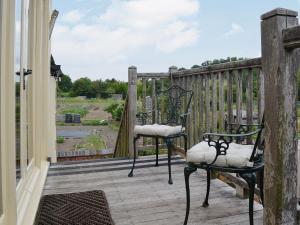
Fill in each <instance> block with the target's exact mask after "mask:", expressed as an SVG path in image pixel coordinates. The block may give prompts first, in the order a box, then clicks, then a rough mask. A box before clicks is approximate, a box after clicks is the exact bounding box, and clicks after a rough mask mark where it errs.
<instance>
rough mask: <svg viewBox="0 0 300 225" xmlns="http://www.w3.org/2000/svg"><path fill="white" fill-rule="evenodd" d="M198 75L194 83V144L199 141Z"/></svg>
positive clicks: (194, 78) (194, 77) (195, 76)
mask: <svg viewBox="0 0 300 225" xmlns="http://www.w3.org/2000/svg"><path fill="white" fill-rule="evenodd" d="M197 79H198V76H197V75H194V76H193V84H194V96H193V100H194V109H193V110H194V142H193V144H196V143H198V142H199V100H198V97H199V94H198V91H199V85H198V84H199V83H198V82H197Z"/></svg>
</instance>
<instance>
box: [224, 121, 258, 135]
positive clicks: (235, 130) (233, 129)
mask: <svg viewBox="0 0 300 225" xmlns="http://www.w3.org/2000/svg"><path fill="white" fill-rule="evenodd" d="M260 127H261V124H238V123H227V124H226V130H228V131H229V132H230V133H232V134H242V133H247V132H249V131H250V130H252V129H253V128H260Z"/></svg>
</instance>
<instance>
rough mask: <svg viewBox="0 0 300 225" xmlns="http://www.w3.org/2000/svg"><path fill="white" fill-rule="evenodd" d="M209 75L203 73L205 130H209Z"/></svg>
mask: <svg viewBox="0 0 300 225" xmlns="http://www.w3.org/2000/svg"><path fill="white" fill-rule="evenodd" d="M209 81H210V75H209V74H206V75H205V132H210V124H211V123H210V117H211V116H210V82H209Z"/></svg>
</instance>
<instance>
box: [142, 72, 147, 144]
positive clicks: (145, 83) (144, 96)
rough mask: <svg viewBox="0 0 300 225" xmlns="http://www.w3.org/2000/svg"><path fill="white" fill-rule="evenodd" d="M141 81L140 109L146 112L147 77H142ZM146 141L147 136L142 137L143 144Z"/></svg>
mask: <svg viewBox="0 0 300 225" xmlns="http://www.w3.org/2000/svg"><path fill="white" fill-rule="evenodd" d="M142 82H143V91H142V107H143V109H142V111H143V112H146V97H147V79H146V78H143V79H142ZM146 142H147V138H145V137H143V146H145V145H146Z"/></svg>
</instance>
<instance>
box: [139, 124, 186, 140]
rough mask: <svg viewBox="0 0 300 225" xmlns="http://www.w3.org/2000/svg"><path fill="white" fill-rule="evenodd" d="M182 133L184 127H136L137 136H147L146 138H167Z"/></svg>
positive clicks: (157, 125) (154, 125)
mask: <svg viewBox="0 0 300 225" xmlns="http://www.w3.org/2000/svg"><path fill="white" fill-rule="evenodd" d="M181 132H182V126H167V125H160V124H152V125H142V126H141V125H136V126H135V127H134V134H135V135H146V136H161V137H167V136H172V135H176V134H180V133H181Z"/></svg>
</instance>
